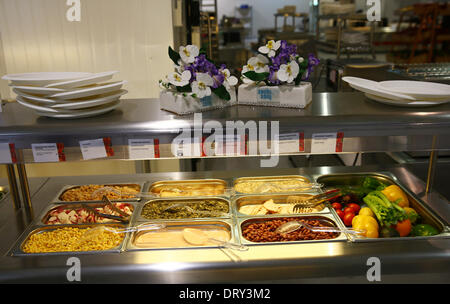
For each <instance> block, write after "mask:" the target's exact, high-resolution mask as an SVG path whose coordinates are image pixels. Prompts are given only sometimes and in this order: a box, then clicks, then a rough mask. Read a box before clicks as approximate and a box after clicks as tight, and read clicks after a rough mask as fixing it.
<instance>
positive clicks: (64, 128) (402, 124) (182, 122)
mask: <svg viewBox="0 0 450 304" xmlns="http://www.w3.org/2000/svg"><path fill="white" fill-rule="evenodd" d="M202 118H203V122H206V121H209V120H216V121H219V122H221V123H224V122H226V121H239V120H241V121H243V122H247V121H250V120H251V121H256V122H258V121H279V124H280V132H289V131H299V130H301V131H303V132H305V136H306V137H305V138H309V137H310V135H311V133H312V132H327V131H333V132H336V131H341V132H345V135H346V137H368V136H396V135H402V136H407V135H432V134H433V135H438V134H447V135H448V134H449V132H450V104H445V105H440V106H434V107H426V108H404V107H394V106H388V105H384V104H380V103H378V102H374V101H371V100H369V99H367V98H366V97H365V96H364V95H363V94H362V93H359V92H356V93H316V94H313V101H312V103H311V104H310V105H309V106H308V107H307V108H306V109H303V110H301V109H287V108H274V107H253V106H232V107H228V108H224V109H219V110H213V111H207V112H203V113H202ZM193 124H194V121H193V115H187V116H177V115H173V114H171V113H169V112H166V111H162V110H160V109H159V100H158V99H124V100H123V101H122V105H121V106H120V107H119V108H118V109H116V110H114V111H112V112H110V113H107V114H104V115H100V116H97V117H93V118H84V119H74V120H59V119H52V118H45V117H39V116H37V115H35V114H34V112H33V111H32V110H30V109H27V108H25V107H23V106H21V105H19V104H17V103H9V104H6V105H5V108H4V112H3V113H0V141H2V142H3V141H6V140H10V141H12V142H16V145H17V147H16V148H23V147H25V148H29V144H30V141H31V140H34V141H35V142H39V141H44V140H49V139H53V140H56V141H57V142H63V143H65V145H66V146H78V141H76V140H78V139H80V138H86V137H92V136H95V135H100V136H113V137H114V136H123V135H126V136H128V137H130V138H131V137H132V136H136V135H142V134H147V135H160V136H164V135H167V136H173V134H174V133H175V134H178V133H179V132H180V131H179V130H178V129H179V128H183V127H186V126H187V127H194V126H193ZM223 125H224V126H225V124H223ZM113 139H114V138H113ZM442 142H443V146H445V147H446V148H449V147H450V144H449V143H447V141H446V140H445V145H444V140H443V141H442ZM119 144H120V143H119ZM22 145H24V146H22ZM447 146H448V147H447Z"/></svg>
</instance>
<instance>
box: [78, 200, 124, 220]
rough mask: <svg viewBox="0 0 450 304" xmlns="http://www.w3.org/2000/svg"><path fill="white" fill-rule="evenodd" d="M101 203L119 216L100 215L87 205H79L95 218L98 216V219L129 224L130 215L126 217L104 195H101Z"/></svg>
mask: <svg viewBox="0 0 450 304" xmlns="http://www.w3.org/2000/svg"><path fill="white" fill-rule="evenodd" d="M102 202H103V203H105V205H108V206H109V207H110V208H111V209H112V210H113V211H114V212H117V213H118V214H119V215H112V214H107V213H102V212H100V211H98V210H97V209H95V208H93V207H91V206H89V205H88V204H81V206H83V208H85V209H86V210H88V212H90V213H93V214H95V215H97V216H100V217H103V218H109V219H112V220H116V221H120V222H122V223H129V222H130V215H128V214H127V213H125V212H123V211H122V210H120V209H119V208H117V207H116V206H115V205H114V204H113V203H112V202H111V201H110V200H109V199H108V197H107V196H106V195H103V197H102Z"/></svg>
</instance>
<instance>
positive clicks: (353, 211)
mask: <svg viewBox="0 0 450 304" xmlns="http://www.w3.org/2000/svg"><path fill="white" fill-rule="evenodd" d="M338 188H340V189H341V195H340V196H339V197H337V198H335V199H333V200H332V201H330V203H331V205H332V207H333V208H334V210H335V211H336V213H337V214H338V216H339V217H340V218H341V219H342V221H343V222H344V224H345V225H346V226H348V227H352V228H353V229H355V230H361V231H363V235H364V236H365V237H367V238H378V237H384V238H385V237H408V236H432V235H436V234H439V231H438V229H436V227H433V226H432V225H429V224H427V223H423V222H422V219H421V217H420V215H419V214H418V213H417V211H416V210H414V209H413V208H411V207H410V202H409V199H408V196H407V195H406V193H405V192H404V191H403V190H402V189H401V188H400V187H399V186H397V185H387V184H384V183H383V182H381V181H379V180H378V179H375V178H372V177H365V178H364V180H363V183H362V185H360V186H342V187H338Z"/></svg>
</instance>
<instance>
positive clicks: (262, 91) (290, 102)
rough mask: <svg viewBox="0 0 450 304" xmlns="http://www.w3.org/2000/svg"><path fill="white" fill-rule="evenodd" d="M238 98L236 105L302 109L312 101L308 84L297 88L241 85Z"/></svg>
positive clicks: (309, 84) (310, 88)
mask: <svg viewBox="0 0 450 304" xmlns="http://www.w3.org/2000/svg"><path fill="white" fill-rule="evenodd" d="M238 96H239V99H238V104H247V105H259V106H271V107H286V108H300V109H303V108H305V107H306V106H307V105H308V104H309V103H311V101H312V85H311V83H309V82H302V83H300V85H298V86H294V85H280V86H257V85H254V84H242V85H240V86H239V89H238Z"/></svg>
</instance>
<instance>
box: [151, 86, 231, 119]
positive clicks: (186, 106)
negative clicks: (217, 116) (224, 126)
mask: <svg viewBox="0 0 450 304" xmlns="http://www.w3.org/2000/svg"><path fill="white" fill-rule="evenodd" d="M230 96H231V98H230V100H224V99H221V98H219V97H218V96H217V95H209V96H205V97H202V98H195V97H192V96H183V95H182V94H178V93H173V92H170V91H161V93H160V98H159V100H160V103H161V106H160V107H161V109H163V110H166V111H169V112H172V113H175V114H178V115H186V114H192V113H197V112H202V111H208V110H213V109H220V108H225V107H229V106H232V105H234V104H236V92H235V91H234V90H232V91H231V92H230Z"/></svg>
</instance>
